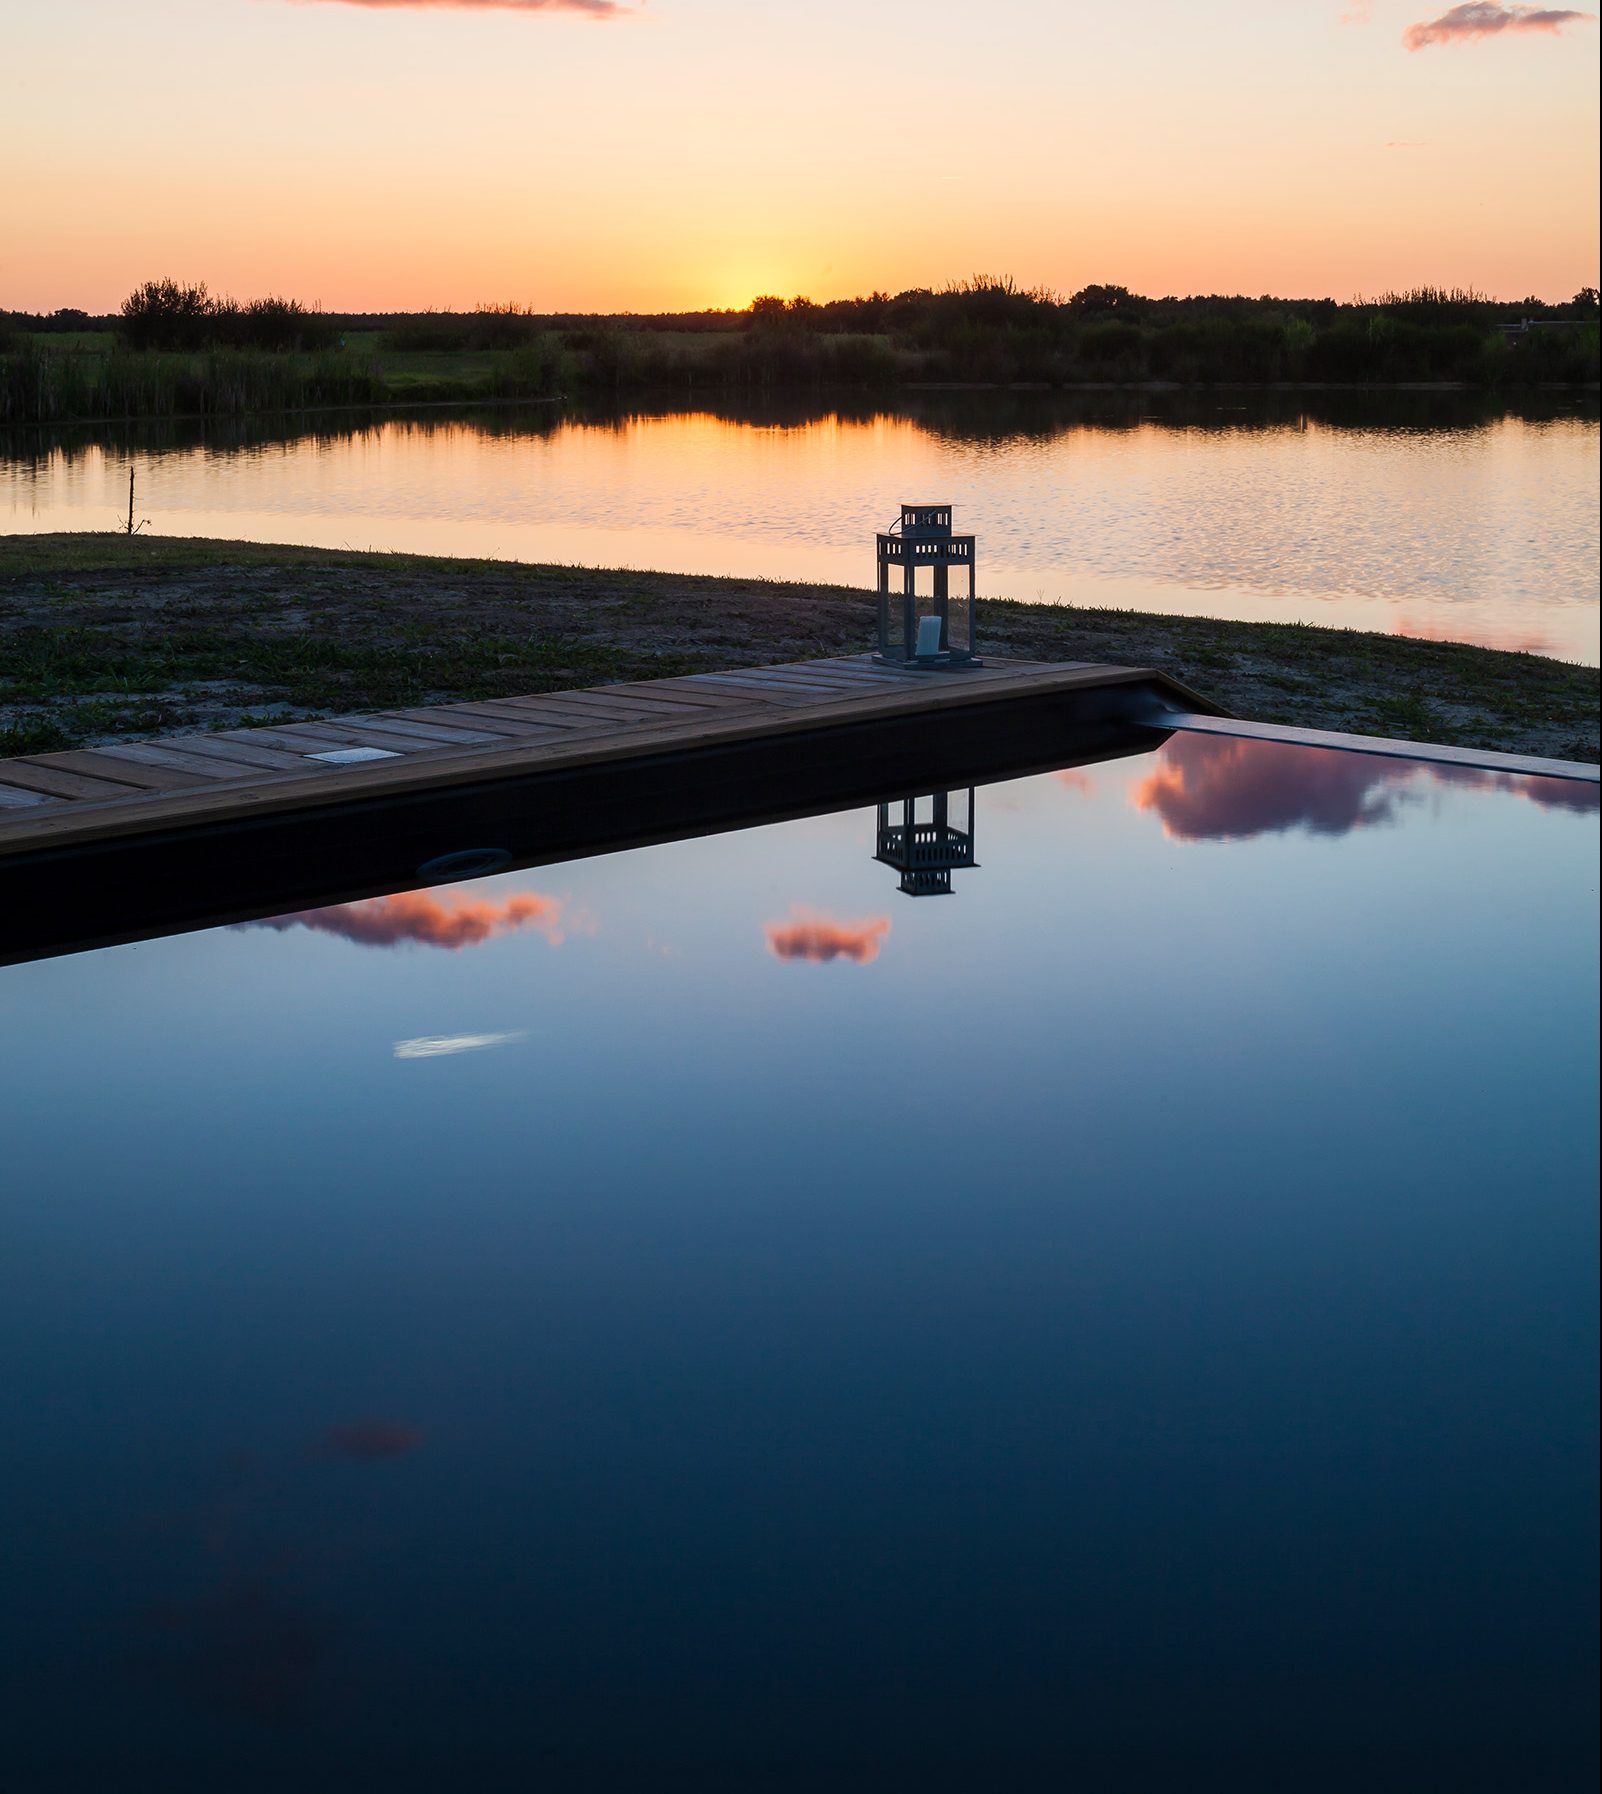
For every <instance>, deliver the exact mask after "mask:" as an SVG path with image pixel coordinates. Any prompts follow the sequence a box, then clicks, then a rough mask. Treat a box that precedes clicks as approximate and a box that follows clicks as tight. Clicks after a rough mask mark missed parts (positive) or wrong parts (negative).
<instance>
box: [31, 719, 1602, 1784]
mask: <svg viewBox="0 0 1602 1794" xmlns="http://www.w3.org/2000/svg"><path fill="white" fill-rule="evenodd" d="M974 828H975V842H976V845H977V850H978V855H977V857H978V861H979V863H978V865H977V866H974V867H967V868H964V869H961V870H958V871H957V872H955V873H954V874H953V894H952V895H948V896H942V897H939V898H938V899H933V900H922V899H916V898H912V897H908V896H905V895H903V894H901V892H900V891H898V889H897V876H896V873H895V871H894V870H892V869H891V868H890V867H889V866H887V865H885V864H881V863H879V862H878V861H876V859H875V857H874V854H875V847H876V831H875V814H874V812H873V810H871V809H868V810H862V809H855V810H851V811H847V812H843V813H839V814H835V815H827V816H818V817H813V818H810V819H807V820H804V821H796V822H786V823H782V824H778V825H772V826H766V827H761V828H756V829H751V830H746V831H744V832H740V833H732V834H727V835H723V836H718V837H713V838H708V839H703V840H696V841H681V842H676V843H672V844H668V845H663V846H657V847H651V848H646V849H641V850H637V851H633V852H627V853H618V854H614V855H610V856H603V857H598V858H591V859H585V860H577V861H571V862H569V863H567V864H563V865H553V866H546V867H542V868H540V869H538V870H535V871H520V872H511V873H507V874H504V875H501V876H499V877H496V878H492V879H486V880H480V881H478V882H476V883H475V884H472V885H470V886H458V887H433V888H430V889H427V890H421V891H412V892H406V893H401V894H399V895H395V896H391V897H385V898H376V899H372V900H369V901H366V902H361V903H349V904H341V905H337V906H334V907H331V908H324V909H315V910H308V911H302V912H300V913H298V914H294V915H289V916H280V917H276V918H273V919H271V920H267V921H259V922H251V923H247V924H244V925H241V926H237V927H230V928H217V929H211V930H208V931H205V932H200V933H195V934H191V935H188V936H183V937H176V938H172V939H167V940H157V941H151V942H147V943H144V944H141V945H135V946H120V947H115V948H110V949H107V950H105V951H102V952H96V953H86V954H81V955H78V956H75V957H70V958H63V959H57V960H52V961H48V962H42V963H38V964H33V965H19V966H14V967H11V968H9V969H5V970H0V1138H3V1140H4V1142H5V1176H4V1178H3V1179H0V1361H3V1362H4V1363H5V1364H6V1365H7V1366H8V1375H7V1377H6V1379H5V1381H4V1385H3V1391H0V1427H3V1437H4V1440H5V1450H6V1457H7V1463H8V1466H9V1470H8V1474H7V1476H6V1477H5V1478H4V1479H3V1482H0V1533H3V1536H4V1539H5V1541H6V1544H7V1546H8V1547H9V1551H8V1567H7V1572H6V1607H7V1610H8V1618H9V1620H10V1622H11V1623H10V1625H9V1627H8V1628H5V1629H3V1630H0V1684H3V1685H4V1686H5V1687H6V1688H7V1690H8V1693H9V1695H10V1697H11V1708H10V1712H9V1715H8V1719H7V1723H6V1726H5V1738H4V1771H3V1775H4V1782H5V1786H6V1787H7V1788H8V1789H10V1788H15V1789H16V1790H17V1791H18V1794H111V1791H112V1790H116V1791H118V1794H145V1791H147V1790H148V1791H150V1794H158V1791H159V1794H283V1791H284V1790H289V1789H295V1790H313V1791H316V1794H322V1791H323V1790H328V1791H329V1794H332V1791H333V1790H336V1789H337V1790H351V1789H384V1790H393V1791H395V1794H413V1791H415V1794H438V1791H439V1790H447V1789H458V1788H460V1789H475V1790H476V1789H483V1790H485V1791H486V1794H488V1791H489V1790H503V1789H504V1790H511V1789H523V1788H536V1787H538V1788H547V1787H548V1788H551V1789H560V1790H564V1791H565V1790H569V1789H572V1790H581V1789H614V1788H616V1789H640V1790H653V1791H654V1790H657V1789H663V1790H683V1791H684V1794H692V1791H693V1794H776V1791H779V1790H784V1791H786V1794H817V1791H818V1790H825V1789H826V1790H831V1791H832V1790H837V1789H838V1790H845V1791H847V1794H887V1791H889V1790H900V1789H909V1790H912V1789H915V1790H940V1791H944V1790H948V1789H949V1790H952V1794H958V1791H961V1794H972V1791H973V1790H979V1789H991V1788H995V1789H1006V1790H1014V1789H1017V1790H1027V1791H1034V1790H1056V1789H1074V1790H1085V1791H1087V1794H1129V1791H1131V1790H1146V1789H1174V1790H1188V1789H1203V1788H1206V1789H1211V1788H1226V1789H1239V1790H1241V1791H1242V1794H1247V1791H1255V1790H1277V1789H1284V1790H1295V1791H1296V1794H1324V1791H1328V1794H1352V1790H1356V1789H1362V1790H1375V1791H1376V1794H1403V1791H1404V1790H1405V1791H1406V1794H1414V1791H1416V1790H1420V1789H1446V1788H1449V1789H1452V1790H1453V1791H1454V1794H1511V1791H1513V1790H1519V1791H1523V1790H1541V1794H1562V1791H1565V1790H1569V1789H1586V1790H1589V1789H1590V1788H1592V1787H1593V1786H1594V1785H1595V1775H1596V1756H1595V1716H1596V1691H1595V1675H1594V1670H1595V1652H1596V1642H1597V1640H1596V1619H1597V1606H1596V1528H1595V1514H1596V1499H1597V1488H1596V1468H1595V1445H1596V1422H1595V1404H1596V1393H1597V1389H1596V1385H1597V1301H1596V1253H1597V1203H1596V1189H1597V1177H1598V1163H1597V1127H1596V1123H1597V1091H1598V1065H1597V1002H1596V992H1597V953H1598V917H1597V891H1596V854H1597V788H1596V786H1595V785H1584V784H1578V783H1570V782H1560V781H1555V780H1541V779H1534V780H1532V779H1521V778H1507V777H1503V776H1500V775H1495V774H1489V773H1484V772H1476V771H1471V770H1467V769H1458V768H1446V767H1431V766H1424V765H1418V764H1415V763H1410V762H1407V761H1400V760H1380V759H1375V758H1372V757H1367V756H1355V755H1345V754H1337V753H1330V752H1327V751H1324V750H1320V749H1310V748H1304V747H1288V746H1282V745H1277V744H1264V743H1255V742H1249V741H1228V740H1219V739H1215V738H1210V737H1206V736H1190V737H1182V736H1176V737H1175V738H1173V739H1172V740H1170V741H1169V742H1168V743H1167V744H1166V745H1164V746H1163V747H1162V748H1161V749H1160V750H1159V751H1157V752H1154V753H1143V754H1138V755H1135V756H1132V757H1130V758H1127V759H1124V760H1119V761H1113V762H1109V763H1106V764H1101V765H1094V766H1079V767H1071V768H1066V769H1064V770H1062V771H1060V772H1058V773H1054V774H1048V775H1044V776H1040V777H1034V778H1028V779H1021V780H1014V781H1010V782H1007V783H1003V784H998V785H994V786H990V787H987V788H983V789H981V790H980V791H979V792H978V794H977V800H976V806H975V816H974ZM106 900H107V903H108V905H110V904H114V903H115V901H116V894H115V893H114V892H108V894H107V899H106Z"/></svg>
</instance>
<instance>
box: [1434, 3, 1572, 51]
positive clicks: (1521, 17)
mask: <svg viewBox="0 0 1602 1794" xmlns="http://www.w3.org/2000/svg"><path fill="white" fill-rule="evenodd" d="M1595 17H1596V14H1595V13H1589V12H1571V11H1569V10H1568V9H1567V8H1566V7H1564V8H1553V7H1546V6H1487V5H1481V4H1471V5H1468V6H1454V7H1452V8H1451V10H1450V11H1448V12H1443V13H1442V14H1441V16H1440V17H1439V18H1438V19H1428V20H1425V21H1424V22H1423V23H1421V24H1418V25H1409V26H1408V28H1407V29H1406V31H1404V32H1403V33H1402V42H1403V43H1404V44H1405V45H1406V46H1407V48H1408V49H1409V50H1424V49H1427V48H1428V47H1429V46H1430V45H1431V44H1463V43H1469V42H1471V41H1472V40H1473V39H1475V38H1480V37H1498V36H1500V35H1501V34H1502V33H1503V32H1504V31H1545V32H1549V33H1551V34H1553V35H1555V34H1556V33H1558V32H1559V31H1561V30H1562V29H1563V27H1564V26H1565V25H1573V24H1576V23H1578V22H1579V21H1580V20H1582V19H1593V18H1595Z"/></svg>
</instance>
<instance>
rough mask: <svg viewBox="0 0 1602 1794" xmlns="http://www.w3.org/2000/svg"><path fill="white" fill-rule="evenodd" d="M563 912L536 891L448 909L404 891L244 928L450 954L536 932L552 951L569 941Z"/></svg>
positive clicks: (471, 900) (299, 912)
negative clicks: (524, 931) (295, 931)
mask: <svg viewBox="0 0 1602 1794" xmlns="http://www.w3.org/2000/svg"><path fill="white" fill-rule="evenodd" d="M563 907H564V905H563V903H562V900H561V899H560V898H559V897H542V896H541V895H539V893H538V892H535V891H528V892H522V893H520V894H518V895H517V896H514V897H508V898H507V899H506V901H505V902H504V903H494V902H491V901H488V900H485V899H481V898H466V897H464V898H458V899H456V900H454V901H452V902H450V903H445V902H442V901H441V900H440V899H439V898H437V897H433V896H430V895H429V893H428V892H426V891H401V892H398V893H396V895H394V896H393V897H370V898H368V899H367V900H366V901H364V902H361V903H336V904H333V905H332V906H330V907H329V908H328V909H307V910H297V911H295V912H294V913H293V914H290V915H286V916H270V917H267V918H266V919H264V920H262V921H259V922H247V923H245V924H244V926H245V927H247V928H270V929H273V930H275V931H276V932H278V933H280V934H282V933H283V932H285V931H286V930H288V929H291V928H309V929H310V930H311V931H312V932H313V933H314V934H334V935H338V936H339V937H340V938H341V939H343V940H347V941H354V942H356V944H357V945H358V946H362V947H404V946H421V947H444V948H445V949H446V950H447V951H449V952H456V951H457V950H458V949H459V948H462V947H477V946H479V945H480V944H481V943H482V942H484V941H487V940H490V939H491V938H493V937H494V936H495V935H501V934H513V933H516V932H517V931H518V930H519V929H524V928H533V929H537V930H538V931H539V933H541V934H543V935H544V936H545V938H546V939H547V940H548V941H549V942H550V943H551V945H552V946H553V947H559V946H561V944H562V942H563V941H564V940H565V939H566V935H565V934H564V932H563V927H562V911H563Z"/></svg>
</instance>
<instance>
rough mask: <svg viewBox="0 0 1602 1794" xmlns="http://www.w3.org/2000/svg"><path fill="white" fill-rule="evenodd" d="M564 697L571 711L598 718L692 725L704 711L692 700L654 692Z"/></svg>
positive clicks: (588, 693)
mask: <svg viewBox="0 0 1602 1794" xmlns="http://www.w3.org/2000/svg"><path fill="white" fill-rule="evenodd" d="M562 697H563V700H564V702H565V703H566V704H567V706H568V707H570V708H571V709H574V710H584V711H588V712H591V713H592V714H594V715H596V716H620V717H626V718H630V719H632V718H636V717H644V718H646V719H648V720H649V719H650V718H653V717H657V718H660V719H661V720H662V721H663V722H671V721H673V720H675V719H677V720H678V721H680V722H693V721H694V720H695V713H696V712H697V711H699V710H700V709H702V708H703V706H701V705H699V704H697V703H696V702H695V701H694V700H693V699H687V698H676V697H666V696H657V695H656V694H654V693H631V694H630V695H629V696H627V697H624V696H622V695H621V694H619V695H613V693H611V692H599V691H569V692H563V694H562Z"/></svg>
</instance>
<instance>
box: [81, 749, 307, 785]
mask: <svg viewBox="0 0 1602 1794" xmlns="http://www.w3.org/2000/svg"><path fill="white" fill-rule="evenodd" d="M93 751H94V752H95V753H96V754H103V755H105V756H106V757H107V758H108V759H111V760H126V761H127V762H129V764H131V765H133V766H159V767H171V768H172V769H173V770H174V771H177V772H192V773H195V774H197V775H198V776H199V777H200V778H203V779H248V778H250V777H251V775H252V774H253V773H256V772H259V771H261V770H262V769H261V768H259V767H253V766H246V765H244V764H243V763H241V762H240V761H238V760H219V759H218V758H217V757H216V756H215V755H214V754H196V753H191V752H190V751H189V750H188V749H187V748H170V747H161V746H159V745H158V744H157V743H156V742H154V741H119V742H114V743H112V744H110V745H109V746H106V747H98V748H95V749H94V750H93ZM285 757H286V758H288V756H287V755H286V756H285Z"/></svg>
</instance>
